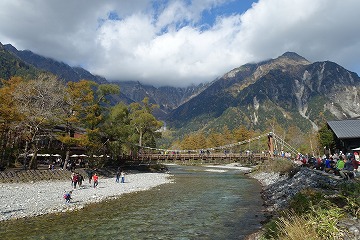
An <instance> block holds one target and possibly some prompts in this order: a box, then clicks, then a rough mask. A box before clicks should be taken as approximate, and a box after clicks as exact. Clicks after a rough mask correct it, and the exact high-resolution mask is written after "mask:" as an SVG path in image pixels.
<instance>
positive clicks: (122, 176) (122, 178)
mask: <svg viewBox="0 0 360 240" xmlns="http://www.w3.org/2000/svg"><path fill="white" fill-rule="evenodd" d="M120 177H121V183H125V172H124V171H121V173H120Z"/></svg>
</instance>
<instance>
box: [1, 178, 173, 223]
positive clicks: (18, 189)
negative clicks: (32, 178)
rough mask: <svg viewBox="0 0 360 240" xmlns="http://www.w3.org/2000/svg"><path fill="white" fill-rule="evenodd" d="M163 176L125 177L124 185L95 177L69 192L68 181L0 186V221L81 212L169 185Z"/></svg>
mask: <svg viewBox="0 0 360 240" xmlns="http://www.w3.org/2000/svg"><path fill="white" fill-rule="evenodd" d="M170 182H171V179H170V175H169V174H166V173H136V174H129V175H126V176H125V183H116V182H115V177H114V178H101V177H100V178H99V185H98V187H97V188H93V187H92V186H93V185H91V184H89V183H88V181H87V180H85V181H84V183H83V186H82V187H80V188H79V187H77V189H75V190H73V188H72V186H71V181H70V180H69V181H59V180H53V181H40V182H33V183H0V189H1V191H0V221H4V220H10V219H17V218H23V217H31V216H37V215H43V214H48V213H55V212H66V211H72V210H76V209H81V208H83V207H84V206H85V205H87V204H89V203H95V202H100V201H103V200H105V199H109V198H117V197H120V196H121V195H122V194H124V193H130V192H137V191H143V190H147V189H150V188H153V187H156V186H159V185H161V184H165V183H170ZM70 190H73V192H72V200H71V202H70V203H65V199H64V198H63V195H64V193H65V192H66V191H70Z"/></svg>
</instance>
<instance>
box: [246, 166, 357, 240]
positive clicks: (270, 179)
mask: <svg viewBox="0 0 360 240" xmlns="http://www.w3.org/2000/svg"><path fill="white" fill-rule="evenodd" d="M251 175H252V176H253V177H254V178H256V179H258V180H259V181H260V182H261V183H262V184H263V186H264V187H263V193H262V194H263V198H264V202H265V205H266V207H267V211H268V214H269V221H268V223H266V224H265V225H264V228H263V230H262V233H261V234H258V235H257V238H256V239H359V237H360V233H359V231H360V222H359V217H360V182H359V179H358V178H355V179H352V180H346V181H345V180H343V179H340V178H338V177H335V176H333V175H330V174H326V173H324V172H321V171H317V170H313V169H309V168H306V167H298V166H295V165H293V164H292V163H291V162H290V161H287V160H284V159H277V160H274V161H271V162H269V163H267V164H266V165H265V166H260V167H259V168H258V169H256V170H255V171H253V173H252V174H251ZM259 235H261V236H259Z"/></svg>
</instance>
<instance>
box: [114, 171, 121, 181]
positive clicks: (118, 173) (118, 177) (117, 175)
mask: <svg viewBox="0 0 360 240" xmlns="http://www.w3.org/2000/svg"><path fill="white" fill-rule="evenodd" d="M119 179H120V171H117V172H116V180H115V182H116V183H119Z"/></svg>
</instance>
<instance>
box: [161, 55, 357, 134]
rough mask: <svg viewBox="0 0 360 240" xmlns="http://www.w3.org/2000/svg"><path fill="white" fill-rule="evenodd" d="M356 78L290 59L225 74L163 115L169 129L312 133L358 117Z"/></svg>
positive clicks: (320, 64) (329, 67) (284, 57)
mask: <svg viewBox="0 0 360 240" xmlns="http://www.w3.org/2000/svg"><path fill="white" fill-rule="evenodd" d="M359 94H360V78H359V76H358V75H357V74H356V73H353V72H350V71H348V70H346V69H344V68H343V67H341V66H340V65H338V64H336V63H333V62H330V61H325V62H315V63H311V62H309V61H307V60H306V59H305V58H303V57H301V56H299V55H298V54H296V53H291V52H287V53H285V54H283V55H282V56H280V57H278V58H276V59H271V60H267V61H264V62H260V63H255V64H246V65H243V66H241V67H239V68H236V69H233V70H232V71H230V72H228V73H226V74H225V75H224V76H223V77H222V78H220V79H218V80H217V81H215V82H213V84H212V85H211V86H209V87H208V88H207V89H206V90H204V91H203V92H202V93H200V94H199V95H198V96H196V97H194V98H192V99H191V100H190V101H188V102H187V103H185V104H182V105H181V106H179V107H178V108H177V109H175V110H174V111H173V112H171V113H170V114H169V115H168V119H167V121H168V122H169V123H171V124H172V126H174V127H175V128H192V129H194V130H195V129H203V130H206V129H214V128H215V129H216V128H221V127H222V126H224V125H227V126H228V127H229V128H230V129H231V128H234V127H238V126H239V125H245V126H247V127H248V128H253V129H261V130H265V129H266V128H267V127H269V121H270V120H273V119H275V120H276V121H277V122H278V123H280V124H282V125H285V126H291V125H295V126H298V127H299V128H300V129H302V130H304V131H306V130H310V129H311V128H313V129H315V130H316V129H317V128H318V126H319V124H321V123H322V121H323V120H324V119H327V120H330V119H345V118H352V117H358V116H360V101H359V97H358V95H359Z"/></svg>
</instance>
